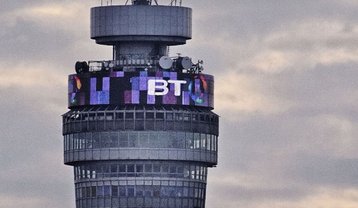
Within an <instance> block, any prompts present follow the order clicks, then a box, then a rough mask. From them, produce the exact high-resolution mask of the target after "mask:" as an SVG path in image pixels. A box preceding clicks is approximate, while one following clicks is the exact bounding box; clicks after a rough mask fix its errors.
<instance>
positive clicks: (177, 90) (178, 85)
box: [168, 80, 186, 96]
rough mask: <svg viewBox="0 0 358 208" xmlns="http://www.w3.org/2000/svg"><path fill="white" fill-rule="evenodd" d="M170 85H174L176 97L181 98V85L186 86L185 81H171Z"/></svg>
mask: <svg viewBox="0 0 358 208" xmlns="http://www.w3.org/2000/svg"><path fill="white" fill-rule="evenodd" d="M168 82H169V83H170V84H174V95H175V96H180V95H181V85H182V84H186V81H185V80H169V81H168Z"/></svg>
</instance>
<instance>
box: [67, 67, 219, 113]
mask: <svg viewBox="0 0 358 208" xmlns="http://www.w3.org/2000/svg"><path fill="white" fill-rule="evenodd" d="M68 98H69V100H68V101H69V107H70V108H72V107H76V106H87V105H125V104H138V105H186V106H201V107H209V108H213V106H214V78H213V76H211V75H206V74H190V73H177V72H163V71H160V72H146V71H141V72H123V71H119V72H100V73H86V74H74V75H70V76H69V83H68Z"/></svg>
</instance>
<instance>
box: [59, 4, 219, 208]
mask: <svg viewBox="0 0 358 208" xmlns="http://www.w3.org/2000/svg"><path fill="white" fill-rule="evenodd" d="M191 15H192V11H191V9H190V8H185V7H181V6H160V5H153V4H152V2H151V1H145V0H133V1H132V4H131V5H109V6H101V7H94V8H92V9H91V38H92V39H94V40H95V41H96V42H97V43H98V44H102V45H110V46H113V48H114V56H113V60H109V61H89V62H77V63H76V72H77V73H76V74H72V75H69V79H68V107H69V109H70V110H69V111H68V112H67V113H65V114H64V115H63V135H64V162H65V164H66V165H70V166H73V167H74V181H75V190H76V207H77V208H205V198H206V183H207V173H208V168H211V167H215V166H216V164H217V159H218V158H217V152H218V135H219V116H218V115H216V114H215V113H214V112H213V111H212V110H213V108H214V77H213V76H211V75H208V74H203V73H201V70H202V67H201V62H198V63H197V64H193V63H192V61H191V59H190V58H189V57H180V56H179V57H168V47H169V46H172V45H181V44H185V43H186V41H187V40H189V39H191V33H192V28H191V27H192V23H191V19H192V17H191Z"/></svg>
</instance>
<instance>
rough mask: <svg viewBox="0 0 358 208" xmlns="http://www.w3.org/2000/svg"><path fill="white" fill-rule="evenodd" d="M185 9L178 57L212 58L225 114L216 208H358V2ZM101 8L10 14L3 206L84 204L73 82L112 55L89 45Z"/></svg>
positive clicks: (6, 17)
mask: <svg viewBox="0 0 358 208" xmlns="http://www.w3.org/2000/svg"><path fill="white" fill-rule="evenodd" d="M96 3H98V2H96ZM184 4H185V5H188V6H192V7H193V8H194V37H193V40H191V41H188V45H186V46H180V47H173V48H171V53H172V54H175V53H176V52H181V53H182V54H185V55H188V56H192V57H195V59H204V61H205V67H206V69H205V72H206V73H210V74H214V75H215V76H216V100H215V102H216V105H215V106H216V109H215V111H216V112H217V113H218V114H219V115H221V119H220V125H221V127H220V137H219V142H220V145H219V151H220V152H219V154H220V156H219V165H218V168H216V169H211V170H210V172H209V181H208V196H207V200H208V202H207V207H208V208H221V207H227V208H231V207H232V208H236V207H246V208H267V207H275V208H288V207H289V208H306V207H324V208H330V207H332V208H333V207H335V208H336V207H339V208H351V207H357V205H358V204H357V198H358V195H357V192H358V191H357V190H358V187H357V184H356V183H355V181H356V173H357V169H356V167H357V157H358V155H357V147H358V144H357V141H356V139H355V138H357V136H358V132H357V130H356V129H357V128H356V126H357V123H358V119H357V116H356V115H357V104H356V103H357V98H358V90H357V89H358V82H357V81H356V77H357V76H358V74H357V70H356V68H357V61H358V60H357V57H358V56H357V55H358V54H357V53H358V51H357V47H356V46H357V33H358V29H357V27H356V26H355V25H357V23H358V15H357V13H356V11H357V6H358V5H357V3H356V1H349V0H344V1H336V0H317V1H309V0H302V1H297V2H294V3H293V2H291V1H285V0H271V1H261V0H255V1H234V0H227V1H222V2H218V1H214V0H209V1H204V0H198V1H185V2H184ZM90 5H95V3H92V2H74V1H70V0H65V1H52V2H51V3H49V1H42V0H37V1H16V0H15V1H6V3H4V4H2V6H1V7H0V23H1V24H0V25H1V26H0V27H1V28H0V45H1V46H2V47H1V48H0V65H1V69H0V72H1V73H2V75H1V76H0V96H1V98H2V99H0V105H1V106H2V108H1V109H0V113H1V115H2V119H1V120H0V126H1V129H0V134H1V138H2V139H1V142H0V151H1V155H2V156H1V157H0V164H1V167H3V171H1V173H0V178H1V179H2V180H1V182H2V184H3V186H1V187H0V196H1V197H0V201H1V202H2V203H1V205H0V207H4V208H5V207H6V208H9V207H10V208H11V207H24V206H25V207H29V208H32V207H53V208H57V207H63V206H66V207H74V206H75V205H74V193H73V190H74V189H73V178H72V177H73V176H72V174H73V173H72V171H71V168H69V167H65V166H64V165H62V142H61V141H62V139H61V118H60V115H61V114H62V113H64V112H66V99H67V98H66V82H67V81H66V79H67V74H69V73H73V71H74V70H73V63H74V62H75V61H76V60H90V59H94V60H102V59H106V57H107V58H108V59H109V58H110V57H111V54H110V53H111V48H109V47H105V46H97V45H96V44H95V43H94V41H92V40H90V39H89V24H88V23H89V6H90ZM196 57H197V58H196ZM218 198H219V199H221V200H217V199H218ZM64 203H66V204H65V205H64Z"/></svg>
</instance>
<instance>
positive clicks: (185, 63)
mask: <svg viewBox="0 0 358 208" xmlns="http://www.w3.org/2000/svg"><path fill="white" fill-rule="evenodd" d="M192 66H193V62H192V61H191V58H189V57H187V56H185V57H179V58H178V60H177V68H178V69H190V68H191V67H192Z"/></svg>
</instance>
